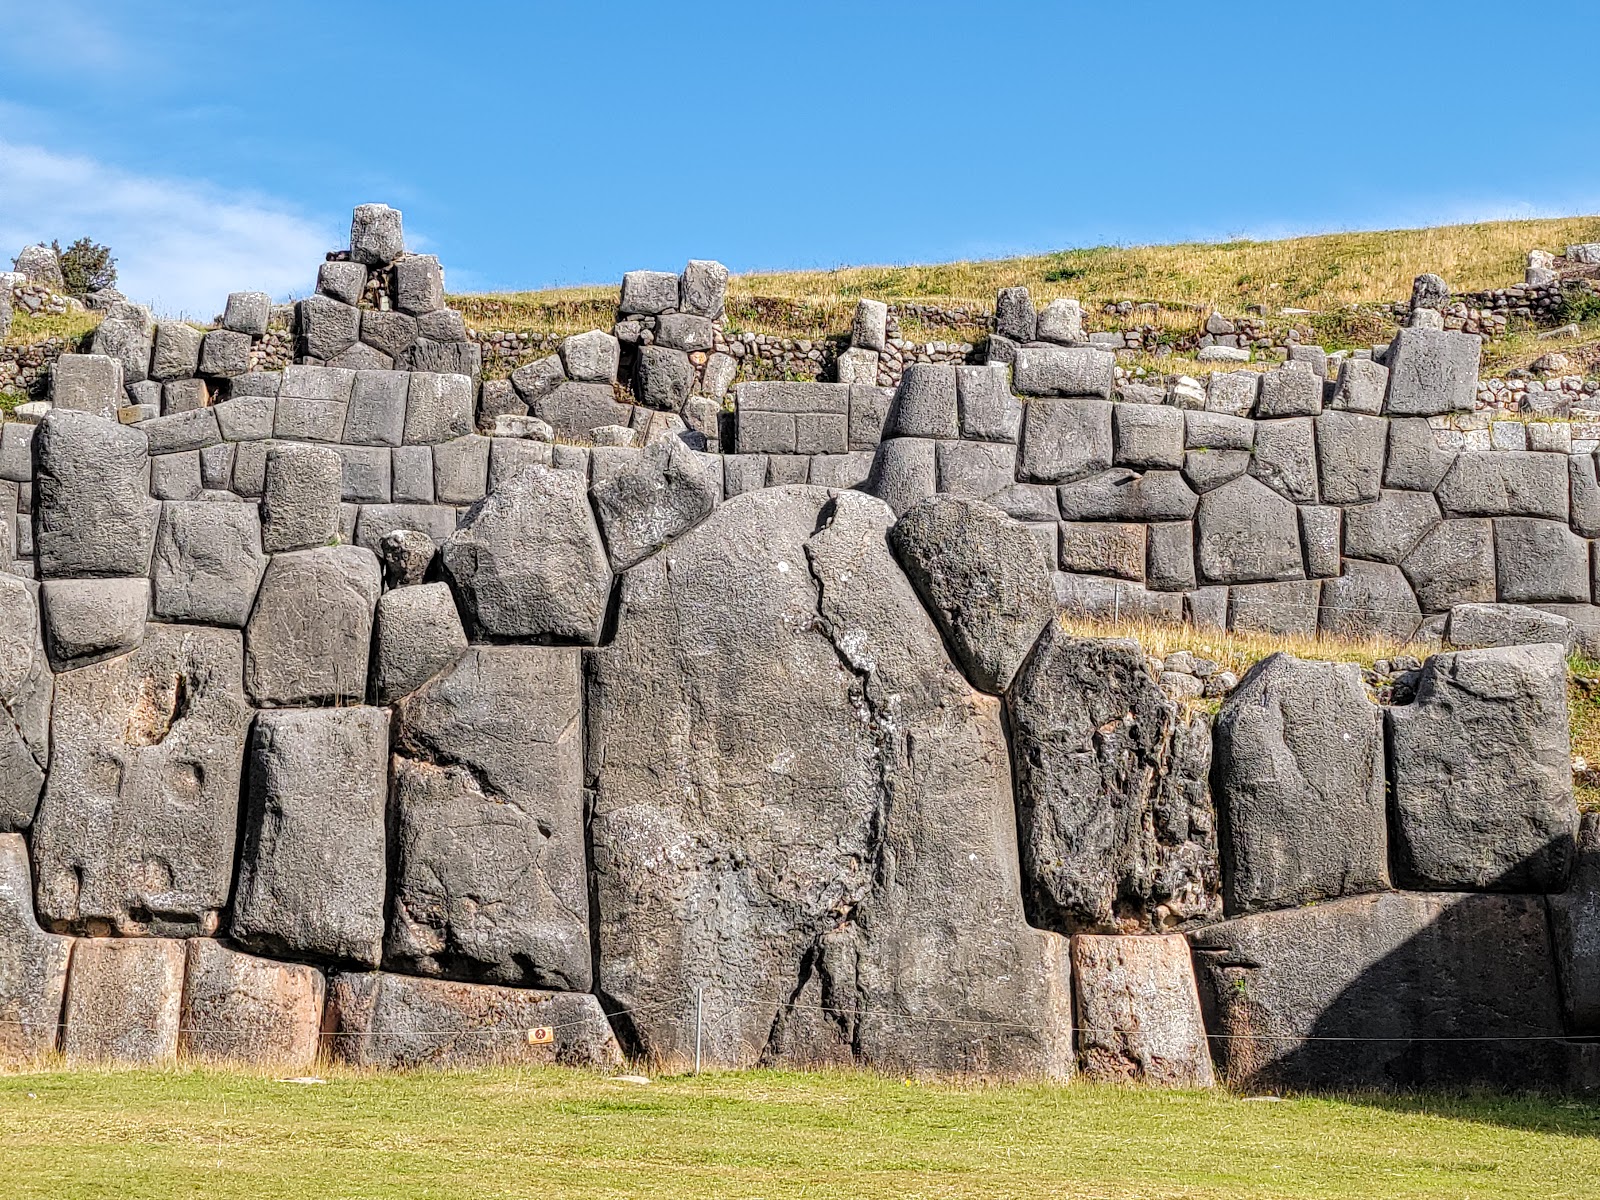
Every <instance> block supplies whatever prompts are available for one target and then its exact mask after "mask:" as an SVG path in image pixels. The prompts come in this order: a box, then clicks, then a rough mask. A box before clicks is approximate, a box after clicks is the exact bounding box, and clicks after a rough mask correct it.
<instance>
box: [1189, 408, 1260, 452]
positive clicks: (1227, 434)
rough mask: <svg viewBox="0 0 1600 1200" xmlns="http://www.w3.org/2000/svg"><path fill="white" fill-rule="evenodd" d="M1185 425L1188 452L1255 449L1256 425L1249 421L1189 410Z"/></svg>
mask: <svg viewBox="0 0 1600 1200" xmlns="http://www.w3.org/2000/svg"><path fill="white" fill-rule="evenodd" d="M1183 425H1184V443H1183V444H1184V446H1185V447H1186V448H1187V449H1190V450H1202V449H1203V450H1253V449H1255V444H1256V423H1255V422H1254V421H1252V420H1250V419H1249V418H1247V417H1236V416H1231V415H1229V414H1228V413H1214V412H1198V411H1194V410H1190V411H1188V412H1185V413H1184V414H1183Z"/></svg>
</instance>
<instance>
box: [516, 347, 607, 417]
mask: <svg viewBox="0 0 1600 1200" xmlns="http://www.w3.org/2000/svg"><path fill="white" fill-rule="evenodd" d="M566 382H567V370H566V368H565V367H564V366H562V365H561V356H560V355H559V354H547V355H546V356H545V357H544V358H540V359H535V360H534V361H533V362H531V363H525V364H524V365H522V366H520V367H518V368H517V369H516V370H515V371H513V372H511V386H512V387H514V388H516V390H517V395H519V396H521V397H522V398H523V399H524V400H525V401H527V402H528V404H529V406H530V407H531V406H532V404H533V402H534V401H535V400H539V399H542V398H543V397H545V396H548V395H550V393H552V392H553V391H555V390H556V389H557V388H558V387H560V386H561V385H562V384H563V383H566ZM608 390H609V389H608Z"/></svg>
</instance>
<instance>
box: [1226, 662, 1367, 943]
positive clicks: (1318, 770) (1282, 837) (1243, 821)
mask: <svg viewBox="0 0 1600 1200" xmlns="http://www.w3.org/2000/svg"><path fill="white" fill-rule="evenodd" d="M1215 753H1216V764H1215V768H1214V770H1213V774H1212V780H1213V787H1214V794H1215V798H1216V804H1217V815H1218V816H1219V817H1220V818H1221V826H1222V862H1223V886H1224V894H1225V896H1226V898H1227V907H1228V912H1229V913H1230V914H1237V913H1245V912H1253V911H1255V910H1257V909H1262V908H1286V907H1289V906H1291V905H1295V904H1304V903H1307V902H1309V901H1312V900H1325V899H1328V898H1330V897H1334V896H1345V895H1351V894H1353V893H1356V892H1368V891H1378V890H1381V889H1383V888H1386V887H1388V886H1389V866H1388V845H1387V836H1386V830H1385V820H1386V817H1385V812H1384V787H1385V776H1384V759H1383V715H1382V712H1381V711H1380V710H1379V709H1378V707H1377V705H1375V704H1373V703H1372V701H1371V700H1369V699H1367V694H1366V690H1365V689H1364V688H1363V687H1362V683H1361V670H1360V668H1359V667H1358V666H1356V664H1354V663H1331V662H1302V661H1300V660H1299V659H1297V658H1294V657H1291V656H1290V655H1287V654H1282V653H1279V654H1274V655H1272V656H1271V657H1270V658H1268V659H1266V660H1264V661H1263V662H1260V663H1257V664H1256V665H1255V666H1254V667H1253V668H1251V670H1250V671H1249V672H1248V673H1247V674H1246V675H1245V677H1244V678H1243V679H1242V680H1240V681H1239V686H1238V687H1236V688H1235V689H1234V690H1233V692H1232V693H1230V694H1229V696H1228V699H1227V700H1226V702H1224V704H1223V706H1222V711H1221V712H1220V713H1219V714H1218V715H1217V725H1216V745H1215Z"/></svg>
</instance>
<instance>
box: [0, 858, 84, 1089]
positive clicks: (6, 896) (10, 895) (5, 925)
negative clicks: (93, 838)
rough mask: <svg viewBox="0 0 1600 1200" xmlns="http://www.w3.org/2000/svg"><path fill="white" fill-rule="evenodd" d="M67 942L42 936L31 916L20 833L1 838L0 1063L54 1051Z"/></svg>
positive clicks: (28, 879)
mask: <svg viewBox="0 0 1600 1200" xmlns="http://www.w3.org/2000/svg"><path fill="white" fill-rule="evenodd" d="M71 953H72V939H71V938H68V937H58V936H56V935H54V934H49V933H46V932H44V930H42V929H40V928H39V923H38V921H37V920H35V919H34V915H33V874H32V872H31V871H30V870H29V869H28V846H27V843H26V842H24V841H23V840H22V836H21V835H20V834H15V833H5V834H0V1063H5V1064H7V1065H13V1066H14V1065H19V1064H22V1063H26V1062H28V1061H29V1060H31V1059H35V1058H38V1057H39V1056H41V1055H44V1054H48V1053H49V1052H50V1051H52V1050H54V1049H55V1048H56V1036H57V1030H58V1026H59V1024H60V1021H61V1002H62V997H63V995H64V994H65V992H66V986H67V960H68V956H69V955H70V954H71Z"/></svg>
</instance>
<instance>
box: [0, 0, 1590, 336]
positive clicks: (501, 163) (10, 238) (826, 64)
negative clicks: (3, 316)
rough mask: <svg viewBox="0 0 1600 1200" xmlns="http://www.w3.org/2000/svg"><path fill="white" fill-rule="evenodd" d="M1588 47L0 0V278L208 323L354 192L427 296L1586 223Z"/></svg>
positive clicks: (291, 268)
mask: <svg viewBox="0 0 1600 1200" xmlns="http://www.w3.org/2000/svg"><path fill="white" fill-rule="evenodd" d="M1596 44H1600V5H1596V4H1594V3H1593V0H1589V2H1588V3H1567V2H1554V3H1551V2H1546V3H1539V4H1526V3H1525V4H1520V5H1507V4H1504V3H1489V2H1484V0H1453V2H1451V3H1448V4H1446V3H1413V4H1408V5H1406V4H1395V3H1393V2H1392V0H1390V2H1389V3H1366V2H1364V0H1361V2H1345V3H1340V4H1338V5H1331V4H1302V5H1288V4H1283V3H1281V2H1280V3H1250V2H1242V3H1235V4H1232V5H1215V4H1197V3H1194V2H1193V0H1187V2H1184V3H1166V2H1165V0H1147V2H1146V3H1142V4H1137V5H1133V4H1111V3H1098V4H1081V3H1057V4H1048V3H1023V2H1020V0H991V2H989V3H987V4H972V3H969V4H959V5H958V4H947V3H942V2H938V0H934V2H925V3H918V4H904V3H896V2H880V3H876V4H873V3H855V4H838V3H832V2H816V3H807V4H769V5H758V4H693V3H658V4H651V5H613V4H597V3H593V2H591V3H584V4H578V3H574V4H536V3H489V2H479V3H473V2H471V0H457V2H456V3H453V4H448V5H441V4H436V3H420V2H413V0H380V2H370V0H369V2H368V3H361V4H353V3H338V2H335V0H320V2H319V0H275V2H274V3H272V4H253V3H252V4H239V3H205V4H201V3H178V2H172V0H143V2H141V3H139V4H130V3H119V2H116V0H97V2H85V0H48V3H38V2H37V0H34V2H27V0H0V251H3V253H5V254H12V253H15V251H16V249H17V248H20V246H21V245H22V244H24V243H25V242H28V241H31V240H37V239H41V238H42V239H46V240H48V239H49V238H51V237H58V238H60V239H61V240H62V241H63V242H65V241H67V240H69V239H71V238H73V237H76V236H78V235H79V234H81V233H87V234H89V235H90V236H93V237H95V238H96V239H97V240H101V241H106V242H109V243H110V244H111V245H112V246H113V247H114V249H115V250H116V251H117V253H118V255H119V258H120V262H121V269H122V280H123V287H124V290H125V291H127V292H128V293H129V294H130V295H132V296H134V297H135V298H137V299H140V300H145V301H147V302H151V303H154V304H155V305H156V306H157V307H158V308H160V309H161V310H163V311H166V312H174V313H176V312H185V313H188V314H190V315H195V316H209V315H211V313H213V312H215V311H216V310H218V309H219V308H220V307H221V303H222V300H223V298H224V297H225V295H226V293H227V292H228V291H229V290H232V289H236V288H248V287H260V288H265V289H267V290H269V291H271V292H273V293H275V294H277V295H279V296H287V295H290V294H304V293H305V292H306V291H307V290H309V288H310V287H311V285H312V282H313V281H314V276H315V269H316V263H317V262H318V261H319V260H320V258H321V254H322V252H323V251H324V250H326V249H328V248H331V247H333V246H337V245H340V244H342V243H343V242H344V241H345V239H346V235H347V231H348V221H349V210H350V208H351V206H352V205H354V204H356V203H360V202H362V201H367V200H383V201H387V202H389V203H391V204H394V205H396V206H398V207H400V208H402V209H404V210H405V214H406V231H407V235H408V242H409V243H410V245H411V248H412V249H417V250H425V251H428V252H432V253H437V254H439V255H440V256H441V258H442V259H443V260H444V263H445V266H446V270H447V272H448V279H449V284H450V286H451V287H452V288H453V289H457V290H467V289H491V288H517V287H540V286H546V285H553V284H563V283H585V282H604V281H611V280H615V279H616V278H618V277H619V276H620V274H621V273H622V271H624V270H627V269H629V268H632V267H654V268H667V269H676V268H677V267H679V266H681V264H682V263H683V261H684V260H685V259H687V258H690V257H714V258H719V259H721V260H722V261H723V262H725V263H727V264H728V265H729V266H730V267H732V268H733V269H734V270H735V271H747V270H755V269H766V268H785V267H830V266H837V265H841V264H849V263H869V262H872V263H883V262H917V261H923V262H931V261H941V260H948V259H953V258H968V257H994V256H998V255H1003V254H1008V253H1016V252H1027V251H1039V250H1049V249H1060V248H1063V247H1069V246H1083V245H1098V244H1105V243H1120V244H1131V243H1141V242H1166V241H1174V240H1183V239H1214V238H1225V237H1230V236H1238V235H1247V236H1258V237H1271V236H1279V235H1283V234H1289V233H1301V232H1317V231H1324V230H1333V229H1354V228H1393V227H1397V226H1407V225H1423V224H1437V223H1443V222H1450V221H1460V220H1472V219H1479V218H1495V217H1505V216H1544V215H1557V214H1564V213H1576V212H1595V211H1597V210H1600V154H1596V150H1597V149H1600V89H1596V87H1595V85H1594V83H1593V80H1592V71H1590V70H1589V69H1588V67H1586V66H1585V65H1584V61H1583V55H1584V53H1586V52H1587V51H1586V48H1587V47H1592V46H1594V45H1596ZM1573 48H1576V49H1578V51H1579V53H1578V54H1577V55H1573V54H1571V53H1570V52H1569V51H1570V50H1572V49H1573ZM1506 87H1511V88H1526V89H1527V92H1528V95H1527V97H1526V98H1522V97H1518V98H1515V99H1511V100H1501V99H1499V98H1498V95H1499V93H1500V92H1501V90H1502V89H1503V88H1506Z"/></svg>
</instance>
